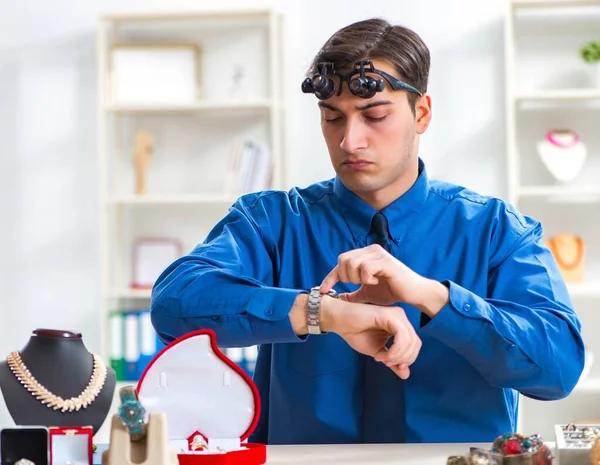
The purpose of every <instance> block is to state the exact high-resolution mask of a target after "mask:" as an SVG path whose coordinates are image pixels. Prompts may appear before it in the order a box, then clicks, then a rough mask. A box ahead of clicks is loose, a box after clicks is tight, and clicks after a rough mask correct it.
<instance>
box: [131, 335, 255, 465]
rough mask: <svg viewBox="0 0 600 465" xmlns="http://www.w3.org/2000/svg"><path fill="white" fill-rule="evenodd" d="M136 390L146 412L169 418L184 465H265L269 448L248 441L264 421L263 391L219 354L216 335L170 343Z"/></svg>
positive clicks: (173, 443)
mask: <svg viewBox="0 0 600 465" xmlns="http://www.w3.org/2000/svg"><path fill="white" fill-rule="evenodd" d="M137 391H138V397H139V400H140V402H141V403H142V405H143V406H144V408H145V409H146V412H147V413H152V412H161V413H164V414H165V415H166V418H167V429H168V437H169V445H170V446H171V447H172V448H173V449H174V450H175V452H177V454H178V460H179V464H180V465H206V464H210V465H222V464H227V465H231V464H243V465H260V464H263V463H265V462H266V446H265V445H264V444H253V443H248V442H247V438H248V437H249V436H250V434H252V432H253V431H254V429H255V428H256V425H257V424H258V419H259V418H260V396H259V393H258V389H257V387H256V385H255V384H254V382H253V381H252V379H251V378H250V377H249V376H248V375H247V374H246V372H244V371H243V370H242V369H241V368H240V367H239V366H237V365H236V364H235V363H234V362H233V361H231V360H230V359H228V358H227V357H226V356H225V355H224V354H223V353H222V352H221V351H220V350H219V348H218V347H217V341H216V335H215V333H214V331H212V330H199V331H194V332H191V333H189V334H186V335H185V336H182V337H181V338H179V339H176V340H175V341H173V342H172V343H170V344H169V345H168V346H167V347H165V348H164V349H163V350H162V351H161V352H159V353H158V354H157V355H156V356H155V357H154V358H153V359H152V360H151V361H150V363H149V364H148V366H147V367H146V370H145V371H144V373H143V374H142V376H141V377H140V381H139V383H138V385H137ZM200 443H201V444H202V445H203V446H202V448H197V447H196V445H197V444H200Z"/></svg>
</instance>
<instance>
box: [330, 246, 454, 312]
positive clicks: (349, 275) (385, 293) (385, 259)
mask: <svg viewBox="0 0 600 465" xmlns="http://www.w3.org/2000/svg"><path fill="white" fill-rule="evenodd" d="M339 281H342V282H346V283H354V284H360V285H361V286H360V288H358V289H357V290H356V291H354V292H351V293H347V294H341V295H340V298H341V299H342V300H345V301H347V302H353V303H367V302H368V303H372V304H376V305H392V304H395V303H398V302H402V303H407V304H410V305H414V306H415V307H417V308H418V309H419V310H421V311H422V312H423V313H425V314H426V315H427V316H429V317H430V318H432V317H433V316H435V315H436V314H437V313H438V312H439V311H440V310H441V309H442V308H443V306H444V305H445V304H446V303H447V302H448V298H449V296H448V289H447V288H446V287H445V286H444V285H443V284H441V283H439V282H437V281H433V280H430V279H427V278H425V277H423V276H421V275H419V274H418V273H415V272H414V271H413V270H411V269H410V268H409V267H407V266H406V265H405V264H404V263H402V262H401V261H400V260H398V259H396V258H395V257H394V256H392V255H390V254H389V253H388V252H387V251H386V250H385V249H383V247H381V246H380V245H370V246H368V247H364V248H362V249H356V250H351V251H349V252H345V253H343V254H341V255H340V256H339V257H338V264H337V265H336V266H335V267H334V268H333V270H331V272H330V273H329V274H328V275H327V276H326V277H325V279H324V280H323V282H322V283H321V292H322V293H326V292H328V291H329V290H330V289H332V288H333V286H334V285H335V284H336V283H337V282H339Z"/></svg>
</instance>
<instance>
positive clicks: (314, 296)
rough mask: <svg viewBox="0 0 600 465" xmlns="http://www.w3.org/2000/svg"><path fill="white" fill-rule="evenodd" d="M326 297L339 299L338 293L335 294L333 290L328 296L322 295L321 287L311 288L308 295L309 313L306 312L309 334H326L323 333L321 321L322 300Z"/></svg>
mask: <svg viewBox="0 0 600 465" xmlns="http://www.w3.org/2000/svg"><path fill="white" fill-rule="evenodd" d="M324 295H328V296H330V297H333V298H335V299H337V298H338V294H337V292H335V291H334V290H333V289H331V290H330V291H329V292H327V293H326V294H322V293H321V288H320V287H319V286H316V287H313V288H311V290H310V292H309V294H308V311H307V312H306V322H307V326H308V334H326V333H325V332H323V331H321V321H320V313H321V298H322V297H323V296H324Z"/></svg>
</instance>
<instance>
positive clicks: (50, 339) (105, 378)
mask: <svg viewBox="0 0 600 465" xmlns="http://www.w3.org/2000/svg"><path fill="white" fill-rule="evenodd" d="M115 385H116V378H115V372H114V370H113V369H112V368H110V367H107V366H106V365H105V363H104V361H103V360H102V359H100V358H99V357H98V356H95V355H94V354H91V353H90V352H88V350H87V348H86V347H85V345H84V343H83V339H82V337H81V334H79V333H73V332H70V331H60V330H52V329H36V330H35V331H33V333H32V335H31V337H30V339H29V341H28V342H27V344H26V345H25V347H23V348H22V349H21V350H20V351H15V352H11V353H10V354H8V355H7V357H6V358H5V359H4V360H2V361H0V394H1V395H2V397H3V398H4V402H5V404H6V407H7V410H8V413H9V414H10V416H11V418H12V419H13V421H14V422H15V425H18V426H47V427H50V426H73V427H76V426H92V427H93V428H94V432H97V431H98V430H99V429H100V427H101V426H102V424H103V423H104V420H105V419H106V417H107V415H108V413H109V410H110V407H111V403H112V401H113V395H114V391H115ZM28 388H30V389H31V392H30V390H28ZM36 397H37V398H36Z"/></svg>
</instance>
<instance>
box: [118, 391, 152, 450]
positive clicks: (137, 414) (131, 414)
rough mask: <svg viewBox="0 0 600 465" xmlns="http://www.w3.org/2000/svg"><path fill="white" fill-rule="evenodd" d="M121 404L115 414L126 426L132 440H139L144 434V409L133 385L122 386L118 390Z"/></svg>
mask: <svg viewBox="0 0 600 465" xmlns="http://www.w3.org/2000/svg"><path fill="white" fill-rule="evenodd" d="M119 397H120V398H121V405H119V410H118V412H117V416H118V418H119V420H121V423H123V425H124V426H126V427H127V429H128V431H129V436H130V437H131V440H132V441H134V442H135V441H139V440H141V439H143V438H144V436H146V423H145V417H146V409H145V408H144V406H143V405H142V404H141V403H140V401H139V399H138V395H137V390H136V388H135V386H124V387H122V388H121V389H120V391H119Z"/></svg>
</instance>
